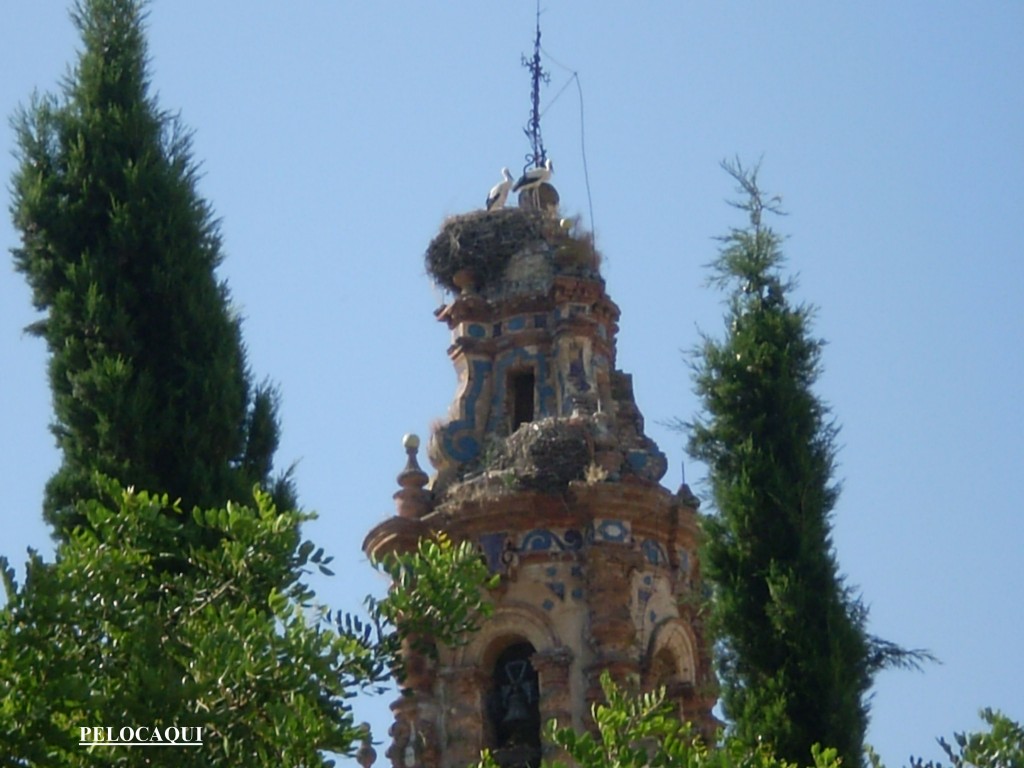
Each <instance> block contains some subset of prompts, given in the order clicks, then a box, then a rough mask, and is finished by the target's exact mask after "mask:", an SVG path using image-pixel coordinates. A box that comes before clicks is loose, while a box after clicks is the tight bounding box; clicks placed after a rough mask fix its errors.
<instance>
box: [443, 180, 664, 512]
mask: <svg viewBox="0 0 1024 768" xmlns="http://www.w3.org/2000/svg"><path fill="white" fill-rule="evenodd" d="M546 186H548V187H550V185H546ZM542 194H546V197H547V199H549V200H550V199H552V198H554V199H557V193H555V192H554V190H553V188H551V190H550V191H549V192H546V193H544V192H542ZM523 202H524V203H527V204H528V203H529V201H528V200H524V201H523ZM556 211H557V208H555V207H554V206H553V205H550V204H549V205H548V206H546V207H544V209H543V210H541V211H537V210H533V209H532V208H525V209H524V208H518V209H503V210H497V211H489V212H476V213H470V214H467V215H463V216H455V217H452V218H450V219H448V220H447V221H446V222H445V223H444V225H443V227H442V229H441V233H440V234H439V235H438V236H437V237H435V238H434V240H433V241H432V242H431V244H430V246H429V248H428V249H427V268H428V271H429V272H430V274H431V276H432V277H434V279H435V280H436V281H437V282H438V283H439V284H440V285H441V286H443V287H445V288H447V289H448V290H450V291H451V292H453V293H455V294H456V295H455V297H454V299H453V300H452V301H451V302H450V303H448V304H446V305H444V306H443V307H441V308H440V309H439V310H438V311H437V317H438V319H439V320H441V321H442V322H445V323H446V324H447V325H448V327H449V328H450V329H451V331H452V345H451V347H449V350H448V354H449V356H450V357H451V358H452V360H453V362H454V363H455V367H456V370H457V372H458V375H459V387H458V392H457V394H456V399H455V402H454V403H453V404H452V407H451V417H450V418H449V419H448V420H447V421H446V422H445V423H443V424H441V425H440V426H438V427H437V428H436V429H435V430H434V433H433V435H432V436H431V443H430V454H429V455H430V460H431V462H433V464H434V466H435V468H436V469H437V470H438V474H437V477H436V478H435V480H434V484H433V490H434V492H435V495H436V496H437V497H438V500H441V499H442V498H443V497H444V496H445V495H446V494H447V493H448V492H449V490H450V489H452V488H453V484H461V485H463V486H465V485H466V484H476V485H481V484H483V485H488V486H496V487H497V486H501V485H504V486H509V487H523V488H533V489H543V490H549V491H555V490H558V489H560V488H564V487H565V486H566V485H567V484H568V483H569V482H570V481H573V480H584V479H586V478H587V477H588V476H590V477H591V478H593V477H600V479H602V480H607V481H611V482H620V481H626V482H652V483H653V482H657V481H658V480H660V479H661V477H662V476H663V475H664V473H665V469H666V463H665V457H664V455H663V454H662V453H661V451H659V450H658V447H657V446H656V445H655V444H654V442H653V441H652V440H651V439H650V438H648V437H647V436H646V435H645V434H644V424H643V417H642V416H641V415H640V412H639V410H638V409H637V407H636V404H635V403H634V401H633V392H632V381H631V378H630V376H628V375H627V374H624V373H622V372H621V371H618V370H616V369H615V343H616V338H615V337H616V333H617V331H618V325H617V323H618V319H619V308H618V307H617V306H616V304H615V302H613V301H612V300H611V299H610V298H609V297H608V295H607V293H606V292H605V284H604V280H603V278H602V277H601V274H600V255H599V254H598V253H597V251H596V250H595V249H594V245H593V241H592V238H591V237H590V236H589V234H587V233H581V232H579V230H578V227H577V225H576V223H575V222H573V221H571V220H567V219H560V218H558V216H557V213H556ZM588 473H589V475H588Z"/></svg>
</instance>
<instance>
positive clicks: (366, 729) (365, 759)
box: [356, 723, 377, 768]
mask: <svg viewBox="0 0 1024 768" xmlns="http://www.w3.org/2000/svg"><path fill="white" fill-rule="evenodd" d="M362 729H363V738H362V745H361V746H360V747H359V750H358V751H357V752H356V762H357V763H359V765H361V766H362V768H370V766H371V765H373V764H374V762H375V761H376V760H377V750H375V749H374V748H373V744H372V742H371V740H370V724H369V723H363V724H362Z"/></svg>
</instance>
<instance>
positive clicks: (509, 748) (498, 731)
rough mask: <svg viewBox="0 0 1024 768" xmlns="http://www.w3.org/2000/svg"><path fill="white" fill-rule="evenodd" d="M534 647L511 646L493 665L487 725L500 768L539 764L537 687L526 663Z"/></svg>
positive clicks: (531, 671) (520, 644) (529, 664)
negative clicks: (490, 729)
mask: <svg viewBox="0 0 1024 768" xmlns="http://www.w3.org/2000/svg"><path fill="white" fill-rule="evenodd" d="M533 653H534V647H533V646H532V645H531V644H530V643H523V642H520V643H515V644H513V645H510V646H509V647H508V648H506V649H505V650H504V651H502V653H501V654H500V655H499V656H498V658H497V660H496V661H495V663H494V674H493V680H492V689H491V707H490V710H491V725H492V731H491V732H492V733H493V734H494V747H495V750H494V756H495V759H496V760H497V761H498V763H499V764H500V765H502V766H503V767H504V768H511V767H512V766H516V767H520V768H535V766H537V765H539V764H540V686H539V684H538V680H537V671H536V670H535V669H534V668H533V665H532V664H531V663H530V656H532V655H533Z"/></svg>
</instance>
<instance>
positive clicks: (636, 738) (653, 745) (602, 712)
mask: <svg viewBox="0 0 1024 768" xmlns="http://www.w3.org/2000/svg"><path fill="white" fill-rule="evenodd" d="M601 687H602V689H603V690H604V696H605V703H603V704H597V705H595V706H594V708H593V711H592V714H593V718H594V725H595V728H594V730H593V731H587V732H582V733H581V732H577V731H575V730H574V729H572V728H566V727H559V725H558V724H557V723H556V722H551V723H548V726H547V729H546V734H545V738H546V739H547V740H548V741H549V743H550V744H551V745H552V746H553V747H554V748H555V749H557V750H560V751H561V752H562V753H563V754H564V755H565V756H566V757H568V758H569V759H571V760H572V761H573V764H575V765H576V766H578V768H797V766H798V765H806V764H808V763H807V762H806V759H805V761H804V762H787V761H785V760H780V759H778V758H776V757H775V756H774V755H773V754H772V751H771V749H770V748H769V747H768V745H767V744H758V745H754V746H751V745H748V744H746V743H744V742H743V741H741V740H739V739H737V738H734V737H727V738H725V739H724V740H723V742H722V743H721V744H719V745H716V746H714V747H713V748H710V749H709V748H708V747H707V746H706V745H705V744H704V743H703V742H702V741H701V739H700V737H699V736H697V735H696V733H695V732H694V731H693V729H692V728H691V727H690V726H689V725H688V724H686V723H682V722H680V720H679V718H678V714H677V712H676V710H675V707H674V706H673V705H672V703H671V702H669V701H666V698H665V691H664V690H659V691H655V692H653V693H647V694H641V695H636V696H635V695H631V694H629V693H627V692H626V691H624V690H622V689H621V688H620V687H618V686H617V685H616V684H615V683H614V682H613V681H612V679H611V677H610V676H609V675H608V674H607V673H605V674H604V675H602V678H601ZM807 757H808V758H810V760H811V762H810V763H809V764H810V765H811V766H813V767H814V768H838V766H839V762H838V759H837V756H836V751H835V750H834V749H820V748H818V747H817V746H814V747H813V748H811V749H808V751H807ZM565 765H566V763H565V762H564V761H561V760H554V761H549V760H545V761H544V762H543V763H542V767H543V768H564V767H565ZM479 768H497V763H496V761H495V760H494V757H493V756H492V755H491V754H490V753H485V754H484V755H483V759H482V761H481V763H480V766H479Z"/></svg>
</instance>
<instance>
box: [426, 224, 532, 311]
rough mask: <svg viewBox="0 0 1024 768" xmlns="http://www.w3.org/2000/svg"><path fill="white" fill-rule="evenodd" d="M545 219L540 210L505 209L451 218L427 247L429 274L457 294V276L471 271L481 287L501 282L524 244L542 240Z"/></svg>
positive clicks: (439, 283)
mask: <svg viewBox="0 0 1024 768" xmlns="http://www.w3.org/2000/svg"><path fill="white" fill-rule="evenodd" d="M544 220H545V217H544V215H543V214H542V213H540V212H539V211H524V210H522V209H520V208H502V209H500V210H496V211H473V212H472V213H466V214H463V215H460V216H451V217H449V218H448V219H446V220H445V222H444V224H443V225H442V226H441V231H440V233H438V235H437V236H436V237H435V238H434V239H433V240H431V242H430V245H429V246H427V253H426V264H427V272H428V273H429V274H430V276H431V277H432V278H433V279H434V281H435V282H436V283H437V284H438V285H440V286H442V287H443V288H447V289H448V290H449V291H452V292H454V293H458V292H459V287H458V286H457V285H456V284H455V280H454V278H455V275H456V273H458V272H460V271H462V270H470V271H471V272H472V273H473V276H474V278H475V281H476V284H477V285H478V286H482V285H487V284H489V283H491V282H493V281H495V280H499V279H500V278H501V276H502V274H503V273H504V271H505V267H506V266H507V265H508V261H509V259H511V258H512V256H513V255H514V254H515V253H516V252H517V251H519V250H520V249H521V248H522V247H523V246H524V245H525V244H527V243H530V242H535V241H537V240H543V239H545V237H544V234H545V232H544Z"/></svg>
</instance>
